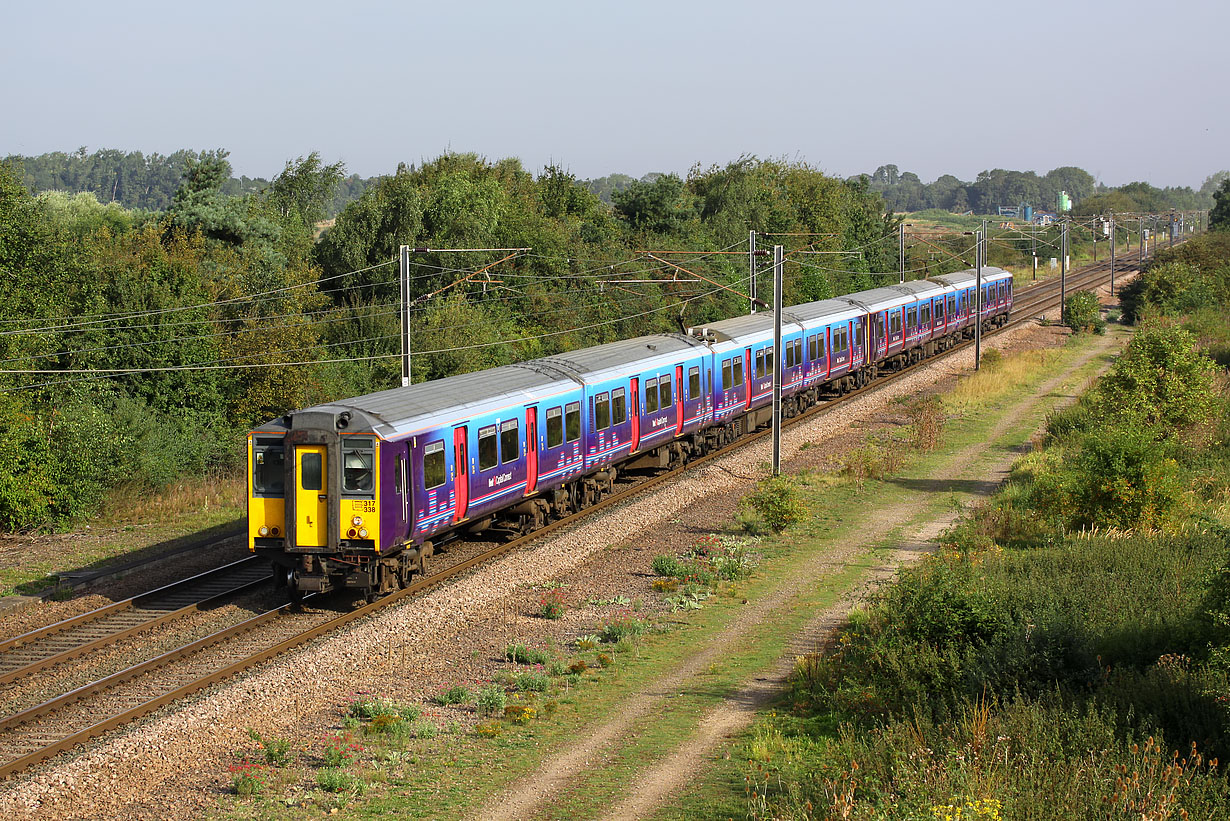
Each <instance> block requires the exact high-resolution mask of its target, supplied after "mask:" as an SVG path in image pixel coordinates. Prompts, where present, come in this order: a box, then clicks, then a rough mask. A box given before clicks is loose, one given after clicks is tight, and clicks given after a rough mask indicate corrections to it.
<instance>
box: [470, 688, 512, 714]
mask: <svg viewBox="0 0 1230 821" xmlns="http://www.w3.org/2000/svg"><path fill="white" fill-rule="evenodd" d="M507 703H508V697H507V696H506V695H505V694H504V690H503V689H501V688H499V687H485V688H483V689H482V690H479V691H478V696H477V697H476V698H475V699H474V708H475V712H476V713H478V717H479V718H485V717H486V716H493V715H500V714H502V713H503V712H504V707H505V706H506V705H507Z"/></svg>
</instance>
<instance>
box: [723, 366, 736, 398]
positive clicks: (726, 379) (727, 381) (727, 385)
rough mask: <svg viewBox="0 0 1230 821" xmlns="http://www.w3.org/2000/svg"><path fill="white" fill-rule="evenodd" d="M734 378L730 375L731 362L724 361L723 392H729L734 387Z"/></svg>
mask: <svg viewBox="0 0 1230 821" xmlns="http://www.w3.org/2000/svg"><path fill="white" fill-rule="evenodd" d="M733 378H734V377H732V376H731V374H730V360H729V359H723V360H722V390H724V391H728V390H730V389H731V388H732V387H733V384H732V382H731V380H732V379H733Z"/></svg>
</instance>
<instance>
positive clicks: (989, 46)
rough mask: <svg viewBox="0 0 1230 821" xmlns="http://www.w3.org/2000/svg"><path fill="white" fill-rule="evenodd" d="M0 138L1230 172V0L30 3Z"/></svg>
mask: <svg viewBox="0 0 1230 821" xmlns="http://www.w3.org/2000/svg"><path fill="white" fill-rule="evenodd" d="M3 19H4V22H5V29H6V32H5V34H6V36H5V37H4V45H3V47H2V49H0V76H3V77H4V81H3V84H2V85H0V155H4V154H39V153H42V152H45V151H55V150H60V151H71V150H74V149H76V148H77V147H78V146H82V145H85V146H88V147H89V149H90V150H91V151H92V150H94V149H97V148H119V149H123V150H134V149H137V150H141V151H145V152H147V153H148V152H154V151H157V152H161V153H164V154H165V153H170V152H171V151H174V150H176V149H179V148H194V149H203V148H216V147H223V148H227V149H229V150H230V152H231V161H232V164H233V166H234V168H235V171H236V173H237V174H238V173H242V174H247V175H249V176H263V177H269V176H272V175H273V174H276V173H277V172H278V171H279V170H281V167H282V165H283V164H284V162H285V161H286V160H287V159H288V158H292V157H296V156H300V155H304V154H307V153H308V152H310V151H313V150H316V151H320V152H321V154H322V155H323V156H324V158H325V159H326V160H327V161H334V160H337V159H341V160H343V161H345V163H346V167H347V168H348V169H349V170H350V171H352V172H355V173H358V174H362V175H364V176H369V175H373V174H381V173H389V172H392V171H393V170H394V169H395V168H396V166H397V163H398V162H399V161H407V162H418V161H420V160H422V159H430V158H432V157H435V156H437V155H438V154H440V153H441V152H444V151H448V150H452V151H474V152H477V153H479V154H482V155H485V156H486V157H488V158H491V159H496V158H500V157H506V156H515V157H519V158H521V160H522V161H523V162H524V164H525V166H526V167H527V168H528V169H530V170H535V171H537V170H539V169H541V167H542V166H543V165H544V164H546V163H549V162H554V163H556V164H559V165H562V166H564V167H566V168H568V169H570V170H571V171H572V172H573V173H574V174H576V175H577V176H579V177H596V176H602V175H605V174H608V173H612V172H617V171H618V172H622V173H627V174H632V175H634V176H640V175H642V174H644V173H646V172H648V171H675V172H679V173H681V174H682V173H686V171H687V170H688V168H689V167H690V166H691V165H693V164H694V163H697V162H700V163H703V164H706V165H708V164H710V163H715V162H716V163H725V162H727V161H729V160H732V159H735V158H737V157H738V156H739V155H740V154H745V153H746V154H755V155H757V156H760V157H788V158H795V159H801V160H805V161H807V162H809V163H811V164H813V165H815V166H818V167H819V168H821V169H823V170H825V171H827V172H830V173H833V174H838V175H841V176H846V175H849V174H854V173H858V172H861V171H866V172H870V171H873V170H874V169H875V168H876V167H877V166H879V165H882V164H886V163H895V164H896V165H898V166H899V167H900V169H901V170H902V171H914V172H916V173H918V174H919V175H920V176H921V177H922V178H923V180H924V181H930V180H933V179H934V178H935V177H937V176H938V175H940V174H944V173H952V174H955V175H957V176H959V177H961V178H962V179H965V180H970V179H973V177H974V176H975V175H976V174H977V173H978V172H979V171H981V170H983V169H988V168H997V167H998V168H1009V169H1017V170H1028V169H1032V170H1036V171H1038V172H1045V171H1047V170H1049V169H1051V168H1054V167H1056V166H1061V165H1078V166H1081V167H1083V168H1085V169H1086V170H1088V171H1090V172H1091V173H1092V174H1094V176H1096V177H1098V178H1099V179H1100V180H1101V181H1103V182H1105V183H1107V184H1111V185H1117V184H1121V183H1125V182H1129V181H1132V180H1137V179H1146V180H1148V181H1150V182H1152V183H1155V184H1158V185H1191V186H1199V185H1200V183H1201V182H1202V181H1203V180H1204V178H1205V177H1206V176H1207V175H1209V174H1211V173H1213V172H1214V171H1217V170H1219V169H1222V168H1230V154H1228V152H1227V150H1226V149H1227V147H1228V146H1230V105H1227V97H1228V95H1227V86H1228V84H1230V48H1227V47H1226V45H1225V42H1226V34H1227V31H1228V30H1230V28H1228V26H1227V24H1228V23H1230V2H1228V0H1185V2H1182V3H1174V4H1166V3H1158V2H1156V0H1150V1H1149V2H1146V1H1145V0H1117V2H1086V1H1085V0H1068V2H1057V3H1033V4H1030V3H1015V4H1005V3H992V2H981V3H975V2H963V1H961V0H931V2H918V1H917V0H914V2H910V3H890V2H876V0H846V1H845V2H828V1H827V0H825V1H824V2H803V1H802V0H799V1H798V2H789V1H788V0H761V1H760V2H757V3H747V4H744V3H734V2H722V0H704V1H703V2H693V1H692V0H688V1H687V2H672V1H671V0H657V1H656V2H642V0H623V2H619V3H606V2H592V0H591V2H584V1H583V0H574V2H535V0H523V2H519V3H512V2H499V3H495V2H462V1H460V0H455V2H453V3H451V4H450V3H447V2H441V0H432V2H402V3H381V2H364V0H352V1H351V2H334V3H322V2H317V0H297V1H296V2H282V3H264V2H260V0H248V2H230V0H214V2H210V3H176V2H165V0H163V2H157V3H154V2H129V1H128V0H109V2H106V3H90V4H87V3H79V2H72V3H68V2H55V1H54V0H50V1H49V0H42V1H41V2H24V3H14V4H9V6H8V8H7V9H6V10H5V12H4V15H3Z"/></svg>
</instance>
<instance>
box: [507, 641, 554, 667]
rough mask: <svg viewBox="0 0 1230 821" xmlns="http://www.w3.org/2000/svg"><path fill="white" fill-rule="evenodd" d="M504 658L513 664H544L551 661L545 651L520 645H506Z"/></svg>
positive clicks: (549, 655)
mask: <svg viewBox="0 0 1230 821" xmlns="http://www.w3.org/2000/svg"><path fill="white" fill-rule="evenodd" d="M504 657H505V658H506V659H508V660H509V661H511V662H513V663H514V664H546V663H547V662H549V661H550V660H551V654H550V653H548V652H547V651H546V650H541V649H539V648H537V647H529V646H527V645H524V644H520V643H517V644H510V645H508V647H507V649H505V651H504Z"/></svg>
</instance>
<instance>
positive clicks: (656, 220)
mask: <svg viewBox="0 0 1230 821" xmlns="http://www.w3.org/2000/svg"><path fill="white" fill-rule="evenodd" d="M611 199H612V200H613V201H614V202H615V213H616V214H618V215H619V216H620V217H621V218H623V219H625V220H627V221H628V223H629V224H630V225H631V226H632V227H633V228H637V229H641V230H647V231H655V232H658V233H666V232H668V231H671V230H672V229H675V228H678V227H679V226H681V225H682V224H683V223H685V222H687V221H688V220H690V219H692V218H693V217H695V216H696V202H695V198H694V197H693V195H692V192H691V191H689V190H688V187H687V185H686V184H685V183H684V181H683V180H682V179H680V178H679V176H678V175H677V174H663V175H662V176H660V177H658V178H657V179H656V180H654V181H653V182H651V183H645V182H635V183H633V184H631V185H629V186H628V187H627V188H625V189H624V190H623V191H614V192H612V193H611Z"/></svg>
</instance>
